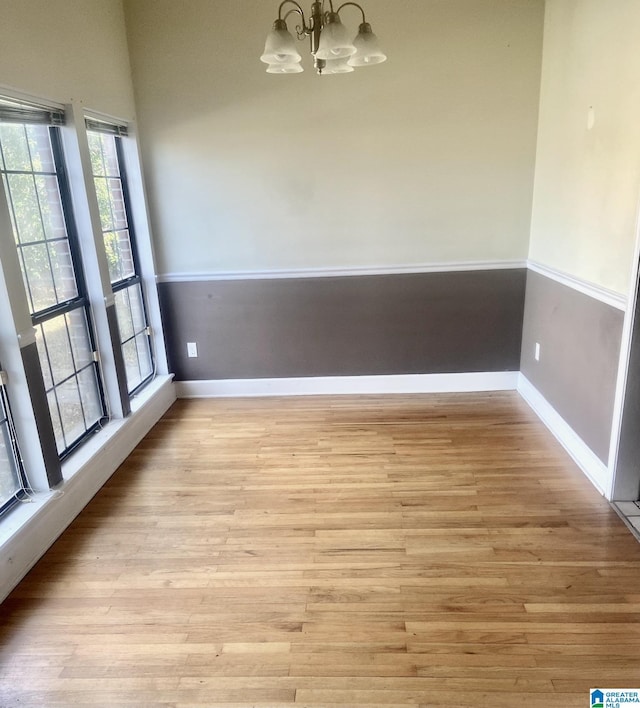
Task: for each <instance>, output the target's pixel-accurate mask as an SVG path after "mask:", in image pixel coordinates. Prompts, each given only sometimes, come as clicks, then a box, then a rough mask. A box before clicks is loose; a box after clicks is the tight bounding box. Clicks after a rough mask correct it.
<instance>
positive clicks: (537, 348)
mask: <svg viewBox="0 0 640 708" xmlns="http://www.w3.org/2000/svg"><path fill="white" fill-rule="evenodd" d="M533 358H534V359H535V360H536V361H540V342H536V349H535V352H534V353H533Z"/></svg>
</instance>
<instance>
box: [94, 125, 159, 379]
mask: <svg viewBox="0 0 640 708" xmlns="http://www.w3.org/2000/svg"><path fill="white" fill-rule="evenodd" d="M87 127H88V129H89V130H88V133H87V136H88V139H89V151H90V154H91V166H92V171H93V179H94V183H95V187H96V194H97V197H98V206H99V209H100V222H101V228H102V235H103V238H104V247H105V251H106V254H107V261H108V264H109V275H110V278H111V287H112V289H113V292H114V295H115V304H116V315H117V318H118V327H119V329H120V344H121V346H122V355H123V358H124V363H125V369H126V374H127V389H128V391H129V393H134V392H135V391H137V390H139V389H140V388H141V387H142V386H144V384H146V383H148V382H149V381H150V380H151V378H152V377H153V372H154V367H153V354H152V350H151V337H150V332H149V326H148V320H147V314H146V309H145V302H144V295H143V292H142V285H141V279H140V275H139V268H138V263H137V261H138V257H137V251H136V243H135V233H134V229H133V222H132V219H131V215H130V209H129V192H128V186H127V180H126V173H125V170H124V159H123V146H122V138H121V134H122V133H123V132H124V129H122V128H119V127H117V126H111V125H108V124H104V123H101V122H99V121H93V120H88V121H87Z"/></svg>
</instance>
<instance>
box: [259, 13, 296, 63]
mask: <svg viewBox="0 0 640 708" xmlns="http://www.w3.org/2000/svg"><path fill="white" fill-rule="evenodd" d="M260 60H261V61H263V62H264V63H265V64H297V63H299V62H300V61H301V60H302V57H301V56H300V52H299V51H298V49H297V48H296V40H295V39H294V38H293V35H292V34H291V33H290V32H289V30H288V29H287V23H286V22H285V21H284V20H276V21H275V22H274V23H273V29H272V30H271V32H269V34H268V35H267V41H266V42H265V45H264V54H263V55H262V56H261V57H260Z"/></svg>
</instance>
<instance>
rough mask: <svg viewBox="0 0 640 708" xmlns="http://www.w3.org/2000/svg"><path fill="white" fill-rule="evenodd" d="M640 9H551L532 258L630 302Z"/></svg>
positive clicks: (637, 180)
mask: <svg viewBox="0 0 640 708" xmlns="http://www.w3.org/2000/svg"><path fill="white" fill-rule="evenodd" d="M639 37H640V2H639V1H638V0H613V1H611V0H609V1H607V2H603V0H547V8H546V16H545V35H544V54H543V69H542V88H541V99H540V119H539V136H538V149H537V167H536V178H535V190H534V205H533V217H532V228H531V246H530V257H531V258H532V259H533V260H535V261H538V262H541V263H543V264H544V265H547V266H551V267H553V268H556V269H558V270H561V271H564V272H566V273H568V274H570V275H573V276H576V277H578V278H581V279H584V280H587V281H590V282H593V283H595V284H597V285H600V286H603V287H605V288H609V289H611V290H614V291H617V292H619V293H622V294H626V293H627V292H628V289H629V286H630V275H631V267H632V263H633V253H634V245H635V239H636V218H637V210H638V202H639V197H640V127H639V126H640V50H639V48H638V47H639V44H638V41H639V40H638V38H639Z"/></svg>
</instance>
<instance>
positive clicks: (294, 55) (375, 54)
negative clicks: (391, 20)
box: [260, 0, 387, 74]
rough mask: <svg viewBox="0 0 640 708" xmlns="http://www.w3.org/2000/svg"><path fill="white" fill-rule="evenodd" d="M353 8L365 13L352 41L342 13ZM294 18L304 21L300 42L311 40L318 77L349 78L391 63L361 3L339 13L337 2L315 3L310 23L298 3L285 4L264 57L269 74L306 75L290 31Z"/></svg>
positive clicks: (285, 1) (299, 30) (292, 0)
mask: <svg viewBox="0 0 640 708" xmlns="http://www.w3.org/2000/svg"><path fill="white" fill-rule="evenodd" d="M289 6H291V7H289ZM349 6H351V7H355V8H356V9H357V10H359V11H360V12H361V13H362V22H361V24H360V26H359V28H358V34H357V35H356V37H355V39H352V37H353V35H352V34H350V32H349V30H348V29H347V28H346V27H345V26H344V25H343V24H342V19H341V17H340V12H341V11H342V10H344V8H346V7H349ZM283 12H284V16H283ZM292 14H296V15H299V17H300V24H299V25H297V26H296V33H297V37H298V39H299V40H304V39H306V38H307V37H309V39H310V44H311V55H312V56H313V60H314V66H315V69H316V71H317V72H318V74H348V73H350V72H352V71H354V67H361V66H373V65H374V64H381V63H382V62H383V61H386V59H387V57H386V55H385V53H384V52H383V51H382V50H381V49H380V46H379V44H378V38H377V37H376V35H375V34H374V33H373V30H372V29H371V25H370V24H369V23H368V22H367V20H366V17H365V14H364V10H363V9H362V7H361V6H360V5H359V4H358V3H356V2H345V3H343V4H342V5H340V7H338V9H337V10H335V9H334V6H333V0H319V1H317V2H312V4H311V12H310V15H309V19H308V20H307V18H306V17H305V14H304V10H303V9H302V7H301V6H300V5H299V4H298V3H297V2H296V0H283V2H281V3H280V7H279V8H278V19H277V20H276V21H275V22H274V23H273V28H272V30H271V32H270V33H269V34H268V36H267V41H266V43H265V47H264V53H263V54H262V56H261V57H260V60H261V61H263V62H264V63H265V64H268V66H267V73H268V74H299V73H300V72H302V71H303V67H302V64H301V62H302V57H301V56H300V53H299V52H298V50H297V48H296V41H295V39H294V37H293V35H292V34H291V33H290V32H289V29H288V27H287V19H288V18H289V16H290V15H292Z"/></svg>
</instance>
